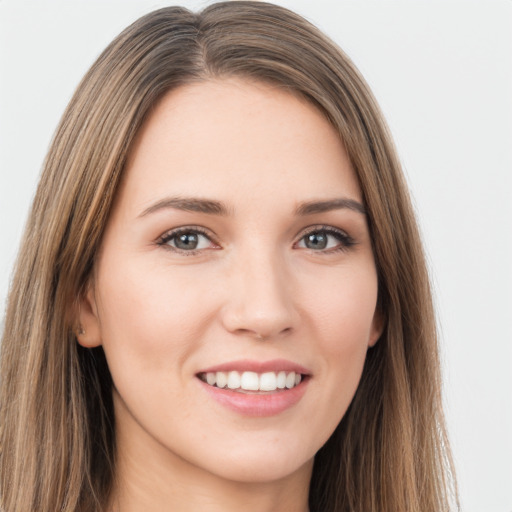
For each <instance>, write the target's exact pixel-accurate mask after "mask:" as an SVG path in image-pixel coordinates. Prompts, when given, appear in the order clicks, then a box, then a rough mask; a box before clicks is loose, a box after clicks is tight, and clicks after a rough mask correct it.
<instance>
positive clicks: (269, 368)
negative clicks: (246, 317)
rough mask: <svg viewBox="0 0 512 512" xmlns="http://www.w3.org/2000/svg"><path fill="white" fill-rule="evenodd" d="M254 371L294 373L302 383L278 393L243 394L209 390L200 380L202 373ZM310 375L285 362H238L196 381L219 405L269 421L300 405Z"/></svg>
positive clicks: (305, 369) (212, 370) (282, 360)
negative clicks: (268, 419) (270, 417)
mask: <svg viewBox="0 0 512 512" xmlns="http://www.w3.org/2000/svg"><path fill="white" fill-rule="evenodd" d="M229 371H238V372H244V371H252V372H256V373H265V372H278V371H286V372H295V373H300V374H302V376H303V379H302V381H301V382H300V384H298V385H297V386H295V387H293V388H292V389H277V390H276V391H272V392H267V393H243V392H240V391H234V390H231V389H226V388H217V387H215V386H210V385H208V384H207V383H206V382H204V381H202V380H201V379H200V378H199V375H200V374H202V373H208V372H229ZM310 374H311V372H310V371H309V370H308V369H307V368H305V367H304V366H301V365H299V364H297V363H294V362H292V361H288V360H285V359H273V360H271V361H253V360H238V361H231V362H228V363H223V364H219V365H215V366H211V367H209V368H205V369H203V370H201V371H199V372H198V373H197V374H196V377H197V381H198V382H199V384H200V385H201V386H202V388H203V389H204V391H205V392H206V393H208V396H209V397H210V398H213V399H214V400H215V401H216V402H217V403H219V404H220V405H222V406H223V407H226V408H227V409H229V410H231V411H234V412H236V413H238V414H241V415H244V416H252V417H269V416H276V415H278V414H281V413H283V412H285V411H286V410H288V409H290V408H291V407H293V406H294V405H295V404H297V403H298V402H299V401H300V399H301V398H302V397H303V396H304V394H305V393H306V390H307V387H308V383H309V381H310V377H311V375H310Z"/></svg>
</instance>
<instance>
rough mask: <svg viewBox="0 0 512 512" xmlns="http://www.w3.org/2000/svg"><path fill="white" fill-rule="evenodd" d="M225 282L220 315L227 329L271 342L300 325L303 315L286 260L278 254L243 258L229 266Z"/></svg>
mask: <svg viewBox="0 0 512 512" xmlns="http://www.w3.org/2000/svg"><path fill="white" fill-rule="evenodd" d="M226 284H227V287H226V294H227V298H226V302H225V304H224V307H223V309H222V313H221V317H222V322H223V325H224V328H225V329H226V330H227V331H229V332H231V333H234V334H237V335H241V336H244V335H245V336H249V337H252V338H254V339H255V340H268V341H270V340H274V339H278V338H281V337H283V336H286V335H289V334H290V333H291V332H292V331H294V330H295V329H296V328H297V326H298V323H299V320H300V315H299V313H298V310H297V307H296V304H295V303H294V297H293V282H292V279H291V276H290V273H289V271H288V269H287V268H286V264H285V262H284V261H280V259H279V258H278V257H277V256H276V255H272V254H270V255H262V254H258V255H256V256H254V255H253V256H251V257H247V258H241V260H240V261H239V262H238V264H237V265H236V267H235V268H233V267H232V268H230V271H229V277H228V278H227V283H226Z"/></svg>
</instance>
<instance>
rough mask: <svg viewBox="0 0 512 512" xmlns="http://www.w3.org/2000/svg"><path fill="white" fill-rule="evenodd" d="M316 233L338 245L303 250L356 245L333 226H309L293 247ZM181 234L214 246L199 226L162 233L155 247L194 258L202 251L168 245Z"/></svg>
mask: <svg viewBox="0 0 512 512" xmlns="http://www.w3.org/2000/svg"><path fill="white" fill-rule="evenodd" d="M317 233H323V234H326V235H328V236H329V235H330V236H333V237H334V238H336V239H337V241H338V242H339V245H338V246H337V247H333V248H330V249H321V250H314V249H308V248H307V247H306V248H305V249H307V250H310V251H311V252H318V253H322V254H333V253H337V252H341V251H347V250H348V249H350V247H352V246H353V245H355V244H356V242H355V240H354V239H353V238H352V237H351V236H349V235H348V234H347V233H345V232H344V231H342V230H340V229H337V228H334V227H333V226H325V225H317V226H309V227H308V228H306V229H305V230H304V231H303V232H302V233H301V236H300V238H299V240H298V241H297V242H295V244H294V246H295V245H297V244H298V243H300V242H302V241H303V240H304V239H305V238H306V237H307V236H310V235H314V234H317ZM183 234H197V235H201V236H204V237H206V238H207V239H208V240H209V241H210V242H211V243H213V244H215V245H217V244H216V242H215V240H213V237H212V235H211V234H210V233H209V232H208V231H206V230H205V229H203V228H200V227H199V226H185V227H182V228H178V229H174V230H171V231H168V232H167V233H164V234H163V235H162V236H161V237H160V238H159V239H158V240H157V245H159V246H161V247H164V248H165V249H167V250H170V251H173V252H177V253H179V254H182V255H184V256H194V255H196V254H198V253H200V252H201V251H203V250H204V249H190V250H184V249H180V248H178V247H173V246H172V245H170V244H169V242H171V241H172V240H175V239H176V238H177V237H179V236H180V235H183Z"/></svg>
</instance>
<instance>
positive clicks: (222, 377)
mask: <svg viewBox="0 0 512 512" xmlns="http://www.w3.org/2000/svg"><path fill="white" fill-rule="evenodd" d="M216 381H217V387H218V388H225V387H226V384H227V383H228V375H227V373H226V372H217V374H216Z"/></svg>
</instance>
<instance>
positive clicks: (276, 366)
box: [197, 359, 311, 375]
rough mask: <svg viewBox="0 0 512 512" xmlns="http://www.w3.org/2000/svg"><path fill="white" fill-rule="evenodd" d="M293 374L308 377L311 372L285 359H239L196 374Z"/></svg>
mask: <svg viewBox="0 0 512 512" xmlns="http://www.w3.org/2000/svg"><path fill="white" fill-rule="evenodd" d="M233 371H234V372H256V373H265V372H280V371H285V372H295V373H301V374H302V375H310V374H311V372H310V371H309V370H308V369H307V368H305V367H304V366H301V365H300V364H297V363H294V362H292V361H288V360H287V359H272V360H270V361H254V360H249V359H239V360H237V361H230V362H228V363H222V364H218V365H215V366H211V367H209V368H205V369H202V370H199V371H198V372H197V374H200V373H209V372H212V373H214V372H233Z"/></svg>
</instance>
